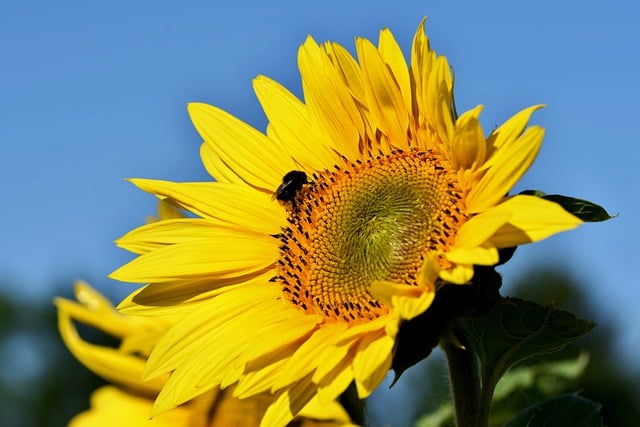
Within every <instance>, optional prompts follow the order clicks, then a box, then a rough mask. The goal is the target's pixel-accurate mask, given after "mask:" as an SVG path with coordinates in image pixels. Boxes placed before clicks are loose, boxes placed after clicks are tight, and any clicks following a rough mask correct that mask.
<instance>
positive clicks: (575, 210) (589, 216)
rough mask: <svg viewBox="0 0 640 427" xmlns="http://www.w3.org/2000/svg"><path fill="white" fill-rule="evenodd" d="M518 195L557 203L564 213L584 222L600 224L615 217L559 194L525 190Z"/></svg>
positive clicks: (595, 206) (587, 202)
mask: <svg viewBox="0 0 640 427" xmlns="http://www.w3.org/2000/svg"><path fill="white" fill-rule="evenodd" d="M520 194H526V195H530V196H537V197H541V198H543V199H546V200H549V201H550V202H554V203H557V204H559V205H560V206H562V208H563V209H564V210H565V211H567V212H569V213H571V214H573V215H575V216H577V217H578V218H580V219H581V220H583V221H585V222H600V221H606V220H608V219H611V218H614V217H615V215H613V216H612V215H609V214H608V213H607V211H606V210H605V209H604V208H603V207H602V206H600V205H597V204H595V203H593V202H590V201H588V200H582V199H577V198H575V197H568V196H562V195H560V194H545V193H543V192H542V191H539V190H526V191H523V192H521V193H520Z"/></svg>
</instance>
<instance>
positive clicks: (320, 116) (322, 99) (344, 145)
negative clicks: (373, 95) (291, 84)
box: [298, 37, 364, 159]
mask: <svg viewBox="0 0 640 427" xmlns="http://www.w3.org/2000/svg"><path fill="white" fill-rule="evenodd" d="M298 67H299V68H300V74H301V76H302V89H303V91H304V98H305V101H306V104H307V110H308V111H309V113H310V114H311V119H312V122H313V123H317V124H318V125H319V126H320V127H321V129H322V131H323V132H324V133H325V134H326V136H327V137H328V138H327V140H326V142H325V143H326V144H330V146H331V147H333V148H335V149H336V151H337V152H338V153H341V154H343V155H344V156H346V157H347V158H351V159H356V158H358V157H359V153H358V141H359V139H360V135H362V134H364V123H363V121H362V116H361V115H360V112H359V111H358V108H357V106H356V104H355V102H354V99H353V97H352V96H351V94H350V92H349V90H348V88H347V87H346V85H345V84H344V82H343V81H342V80H341V77H340V75H339V74H338V72H337V70H336V68H335V67H334V66H333V64H331V61H330V59H329V57H328V55H327V54H326V52H324V51H323V50H322V49H321V48H320V46H318V44H317V43H316V42H315V41H314V40H313V39H312V38H311V37H308V38H307V40H306V41H305V43H304V44H303V45H302V47H301V48H300V50H299V51H298Z"/></svg>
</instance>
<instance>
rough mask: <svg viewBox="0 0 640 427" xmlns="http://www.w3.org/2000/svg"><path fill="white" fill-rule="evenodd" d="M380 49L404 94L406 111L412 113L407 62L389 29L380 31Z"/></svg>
mask: <svg viewBox="0 0 640 427" xmlns="http://www.w3.org/2000/svg"><path fill="white" fill-rule="evenodd" d="M378 49H379V50H380V55H381V56H382V58H383V59H384V62H385V63H386V64H387V65H388V66H389V68H390V69H391V73H392V75H393V77H394V79H395V81H396V82H397V85H398V87H399V88H400V93H401V94H402V98H403V99H404V104H405V105H404V109H405V110H406V111H407V112H409V111H411V80H410V77H409V69H408V67H407V61H406V60H405V59H404V54H403V53H402V49H400V45H398V42H396V39H395V38H394V37H393V34H392V33H391V31H389V29H388V28H385V29H383V30H382V31H380V38H379V40H378Z"/></svg>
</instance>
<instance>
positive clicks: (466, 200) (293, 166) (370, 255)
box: [112, 23, 581, 425]
mask: <svg viewBox="0 0 640 427" xmlns="http://www.w3.org/2000/svg"><path fill="white" fill-rule="evenodd" d="M423 24H424V23H423ZM423 24H421V25H420V26H419V28H418V31H417V32H416V35H415V37H414V40H413V46H412V50H411V58H410V62H409V65H408V64H407V61H406V60H405V57H404V55H403V53H402V51H401V49H400V47H399V46H398V44H397V43H396V42H395V40H394V38H393V35H392V34H391V32H390V31H389V30H387V29H385V30H383V31H381V33H380V39H379V41H378V44H377V46H376V45H374V44H373V43H371V42H370V41H368V40H366V39H357V40H356V53H357V54H356V57H353V56H352V55H351V54H349V53H348V51H347V50H346V49H345V48H343V47H342V46H340V45H338V44H335V43H325V44H323V45H319V44H317V43H316V42H315V41H314V40H313V39H312V38H308V39H307V40H306V41H305V43H304V44H303V45H302V47H301V48H300V51H299V55H298V64H299V68H300V73H301V76H302V88H303V92H304V100H301V99H299V98H297V97H296V96H294V95H293V94H292V93H291V92H289V91H288V90H287V89H285V88H284V87H282V86H281V85H279V84H278V83H276V82H275V81H273V80H271V79H269V78H267V77H264V76H260V77H258V78H256V80H255V81H254V88H255V91H256V94H257V96H258V99H259V101H260V103H261V104H262V106H263V108H264V110H265V113H266V115H267V117H268V119H269V126H268V128H267V133H266V134H263V133H261V132H259V131H257V130H255V129H253V128H252V127H250V126H249V125H247V124H245V123H243V122H242V121H240V120H238V119H237V118H235V117H233V116H231V115H229V114H228V113H226V112H224V111H222V110H220V109H218V108H216V107H212V106H209V105H205V104H197V103H195V104H190V105H189V113H190V115H191V118H192V120H193V123H194V125H195V127H196V129H197V130H198V132H199V133H200V135H201V136H202V138H203V139H204V143H203V145H202V148H201V157H202V160H203V163H204V165H205V167H206V168H207V170H208V171H209V173H210V174H211V175H212V177H213V178H214V181H212V182H206V183H173V182H167V181H153V180H133V182H134V183H135V184H136V185H138V186H139V187H140V188H142V189H143V190H145V191H147V192H150V193H152V194H155V195H156V196H158V197H159V198H160V199H162V200H165V201H167V202H169V203H170V204H172V205H173V206H176V207H178V208H180V209H183V210H185V211H188V212H189V213H190V215H188V216H187V217H184V218H172V219H166V220H162V221H159V222H157V223H153V224H149V225H147V226H144V227H141V228H139V229H136V230H134V231H132V232H130V233H128V234H127V235H125V236H124V237H123V238H121V239H120V240H119V241H118V244H119V245H120V246H122V247H124V248H126V249H129V250H131V251H133V252H135V253H136V254H138V255H139V257H138V258H136V259H135V260H133V261H132V262H130V263H129V264H127V265H125V266H123V267H121V268H120V269H118V270H117V271H116V272H114V273H113V274H112V277H114V278H116V279H120V280H123V281H132V282H140V283H147V284H148V285H147V286H146V287H145V288H143V289H141V290H139V291H137V292H135V293H134V294H133V295H131V296H130V297H129V298H127V299H126V300H125V301H124V302H123V303H122V304H121V306H120V307H121V309H123V310H126V311H129V312H135V313H144V314H150V315H158V314H167V313H181V314H183V315H184V318H182V320H181V321H179V322H178V323H177V324H176V325H175V326H174V327H173V328H172V329H171V331H170V332H169V333H167V334H166V335H165V336H164V337H163V338H162V339H161V340H160V341H159V343H158V345H157V346H156V348H155V349H154V351H153V352H152V354H151V356H150V358H149V363H148V365H147V369H146V372H145V375H146V377H147V378H154V377H156V376H159V375H163V374H166V373H169V372H170V373H171V374H170V378H169V380H168V382H167V384H166V386H165V387H164V389H163V391H162V392H161V393H160V396H159V398H158V400H157V402H156V407H155V411H156V412H160V411H162V410H166V409H167V408H171V407H173V406H176V405H178V404H180V403H182V402H184V401H187V400H189V399H191V398H193V397H194V396H196V395H198V394H200V393H202V392H204V391H205V390H208V389H211V388H213V387H218V386H222V387H226V386H228V385H231V384H235V385H236V388H235V391H234V394H235V395H237V396H239V397H245V396H251V395H255V394H259V393H262V392H265V391H269V392H271V393H274V394H275V395H276V400H275V402H274V403H273V404H272V405H271V406H270V407H269V410H267V413H266V414H265V418H264V419H263V424H264V425H271V424H274V425H278V424H281V423H285V422H286V421H287V420H290V419H291V417H292V416H293V415H295V414H296V413H297V411H298V410H299V409H300V408H301V407H302V406H304V404H305V402H307V401H308V400H309V399H311V397H312V396H316V395H322V396H323V398H329V399H333V398H335V397H336V396H337V395H339V394H340V393H341V392H342V391H343V390H345V388H346V387H347V385H348V384H349V383H351V382H352V381H355V383H356V386H357V390H358V393H359V395H360V397H366V396H367V395H368V394H369V393H371V391H372V390H373V389H374V388H375V387H376V386H377V385H378V384H379V383H380V381H381V380H382V379H383V378H384V376H385V375H386V372H387V371H388V369H389V368H390V366H391V361H392V358H393V349H394V348H395V347H396V346H395V340H396V337H397V334H398V330H399V327H400V325H401V324H402V323H403V322H406V321H408V320H410V319H414V318H416V317H417V316H420V315H421V314H423V313H428V312H429V310H430V306H431V305H432V302H433V300H434V297H435V295H436V292H440V291H441V290H442V289H443V287H444V286H448V285H447V284H457V285H469V284H471V283H472V281H473V278H474V266H489V267H490V266H493V265H495V264H497V263H498V262H499V260H500V255H499V253H500V251H501V250H502V249H504V248H511V247H515V246H518V245H521V244H524V243H530V242H534V241H538V240H541V239H544V238H546V237H548V236H550V235H552V234H555V233H558V232H560V231H564V230H568V229H571V228H574V227H576V226H577V225H579V224H580V223H581V221H580V220H579V219H578V218H576V217H574V216H573V215H571V214H569V213H567V212H566V211H565V210H563V209H562V208H561V207H560V206H559V205H557V204H555V203H552V202H550V201H547V200H543V199H540V198H537V197H533V196H527V195H517V196H509V193H510V191H511V188H512V186H513V185H514V184H515V183H516V181H517V180H518V179H519V178H520V177H521V176H522V175H523V174H524V173H525V172H526V170H527V169H528V168H529V166H530V165H531V164H532V162H533V160H534V159H535V157H536V154H537V152H538V150H539V148H540V145H541V142H542V136H543V133H544V132H543V129H542V128H540V127H539V126H528V122H529V119H530V117H531V115H532V114H533V112H534V111H535V110H537V109H538V108H540V106H533V107H529V108H527V109H524V110H522V111H521V112H519V113H517V114H516V115H514V116H513V117H512V118H510V119H509V120H508V121H507V122H506V123H504V124H503V125H502V126H500V127H498V128H497V129H495V130H494V131H493V132H491V133H490V134H489V135H485V133H484V131H483V129H482V127H481V125H480V121H479V115H480V113H481V111H482V107H481V106H478V107H476V108H473V109H471V110H469V111H467V112H465V113H463V114H461V115H460V116H459V117H458V116H457V115H456V113H455V111H454V109H453V79H452V76H451V73H450V69H449V65H448V63H447V60H446V59H445V58H444V57H443V56H439V55H437V54H436V53H435V52H434V51H433V50H431V48H430V46H429V42H428V39H427V37H426V35H425V34H424V28H423Z"/></svg>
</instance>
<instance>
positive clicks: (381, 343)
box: [353, 333, 395, 399]
mask: <svg viewBox="0 0 640 427" xmlns="http://www.w3.org/2000/svg"><path fill="white" fill-rule="evenodd" d="M394 344H395V340H394V339H393V338H391V337H389V336H387V335H386V334H384V333H381V334H375V335H374V334H370V335H367V336H365V337H364V338H363V339H362V342H361V343H360V346H359V347H358V352H357V353H356V357H355V359H354V360H353V374H354V377H355V380H356V388H357V389H358V396H359V397H360V398H361V399H364V398H366V397H368V396H369V395H370V394H371V392H373V390H375V388H376V387H377V386H378V385H379V384H380V383H381V382H382V380H383V379H384V377H385V376H386V375H387V372H388V371H389V368H391V359H392V357H393V351H392V350H393V345H394Z"/></svg>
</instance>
